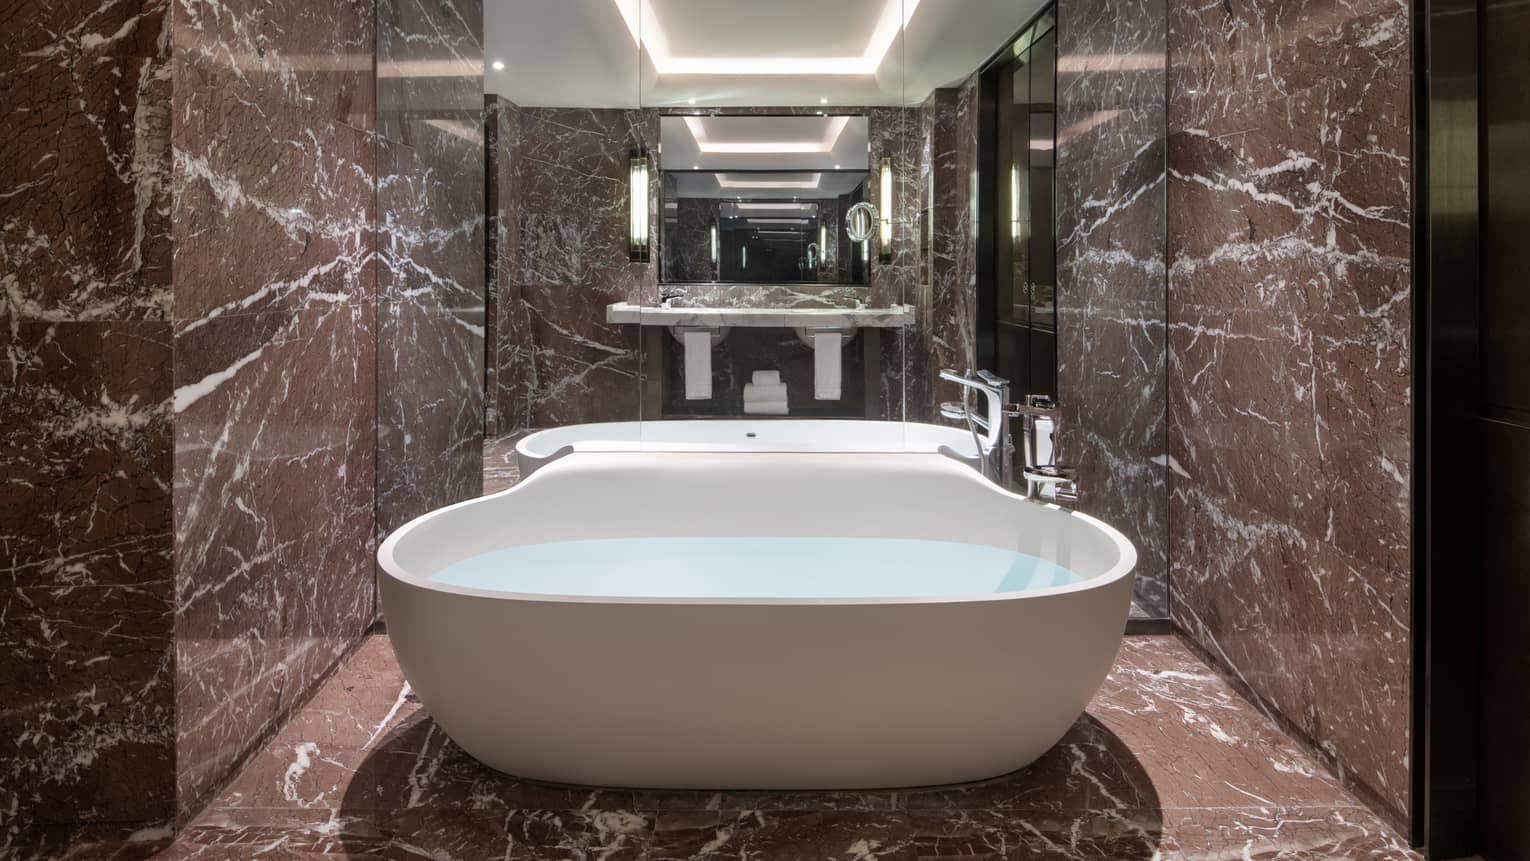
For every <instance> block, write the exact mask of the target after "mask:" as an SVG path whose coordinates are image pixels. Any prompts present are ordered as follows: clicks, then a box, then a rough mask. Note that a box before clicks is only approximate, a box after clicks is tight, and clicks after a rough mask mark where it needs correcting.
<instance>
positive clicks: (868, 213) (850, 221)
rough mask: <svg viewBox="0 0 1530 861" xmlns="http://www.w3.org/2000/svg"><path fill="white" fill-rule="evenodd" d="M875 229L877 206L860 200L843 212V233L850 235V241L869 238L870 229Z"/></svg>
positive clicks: (861, 240) (862, 240)
mask: <svg viewBox="0 0 1530 861" xmlns="http://www.w3.org/2000/svg"><path fill="white" fill-rule="evenodd" d="M876 229H877V208H876V207H875V206H872V205H871V204H869V203H865V202H861V203H857V204H856V205H854V206H852V207H850V211H848V212H846V213H845V235H846V236H849V237H850V241H851V242H865V241H867V240H869V239H871V234H872V231H874V230H876Z"/></svg>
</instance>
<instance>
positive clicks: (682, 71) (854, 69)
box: [614, 0, 920, 104]
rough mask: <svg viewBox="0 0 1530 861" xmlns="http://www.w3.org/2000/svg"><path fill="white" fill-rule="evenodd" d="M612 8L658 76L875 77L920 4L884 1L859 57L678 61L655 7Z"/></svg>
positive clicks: (621, 4) (620, 4)
mask: <svg viewBox="0 0 1530 861" xmlns="http://www.w3.org/2000/svg"><path fill="white" fill-rule="evenodd" d="M614 2H615V5H616V8H617V11H619V12H620V13H621V16H622V20H623V21H624V22H625V23H626V25H627V32H628V33H630V34H631V35H632V42H633V44H634V45H637V46H638V47H639V48H641V49H643V50H644V51H645V52H647V54H648V58H649V60H651V61H652V63H653V68H654V71H655V72H657V73H658V74H659V75H661V76H662V75H875V74H876V73H877V70H878V69H879V68H881V66H882V61H883V60H884V59H885V58H886V57H887V54H888V50H889V49H890V48H891V47H892V45H893V43H894V42H895V41H897V39H898V34H899V33H900V32H902V31H903V30H905V29H907V27H908V22H909V19H911V18H913V17H914V10H915V9H917V8H918V7H919V3H920V0H901V2H891V0H889V2H887V3H886V4H885V5H884V6H883V9H882V14H881V16H880V17H879V18H878V19H877V22H876V26H875V28H874V29H873V31H872V33H871V40H870V41H869V42H868V43H867V44H866V47H865V49H864V50H863V51H862V52H861V54H860V55H858V56H856V55H849V56H835V57H677V56H674V55H673V54H671V53H670V50H669V38H668V36H667V35H666V34H665V33H664V28H663V27H662V26H661V25H660V23H659V18H658V15H657V13H656V12H655V11H654V6H655V5H657V4H654V3H645V2H642V0H614ZM900 10H901V12H900ZM824 104H827V102H825V103H824Z"/></svg>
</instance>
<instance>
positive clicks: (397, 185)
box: [376, 0, 486, 537]
mask: <svg viewBox="0 0 1530 861" xmlns="http://www.w3.org/2000/svg"><path fill="white" fill-rule="evenodd" d="M377 102H378V104H377V226H378V236H377V265H378V273H377V413H376V416H377V478H378V481H377V534H378V536H379V537H380V536H383V535H386V534H387V533H388V532H390V531H392V530H393V529H395V528H396V527H398V526H401V525H402V524H403V523H404V522H406V521H408V520H409V519H411V518H413V517H416V516H418V515H420V514H424V513H425V512H427V511H430V510H432V509H435V508H440V507H441V506H444V505H449V504H451V503H453V502H458V501H461V500H463V499H468V498H471V497H474V496H478V495H479V494H480V493H481V492H482V490H483V474H482V468H483V438H484V414H485V413H484V403H485V401H484V379H485V376H484V355H485V342H484V323H485V313H486V312H485V300H486V296H485V289H486V288H485V279H486V275H485V255H484V248H485V246H484V242H485V233H484V231H485V219H484V205H485V204H484V193H485V183H484V170H485V160H484V95H483V3H482V0H452V2H448V3H443V4H430V3H426V4H421V3H412V2H403V0H378V2H377Z"/></svg>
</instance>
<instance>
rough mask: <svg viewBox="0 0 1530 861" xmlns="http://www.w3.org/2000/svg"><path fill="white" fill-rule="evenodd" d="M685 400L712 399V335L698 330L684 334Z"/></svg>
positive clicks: (703, 330)
mask: <svg viewBox="0 0 1530 861" xmlns="http://www.w3.org/2000/svg"><path fill="white" fill-rule="evenodd" d="M684 341H685V399H686V400H688V401H704V400H708V399H710V398H711V397H712V333H711V332H708V331H707V330H705V329H697V330H693V331H689V332H686V333H685V334H684Z"/></svg>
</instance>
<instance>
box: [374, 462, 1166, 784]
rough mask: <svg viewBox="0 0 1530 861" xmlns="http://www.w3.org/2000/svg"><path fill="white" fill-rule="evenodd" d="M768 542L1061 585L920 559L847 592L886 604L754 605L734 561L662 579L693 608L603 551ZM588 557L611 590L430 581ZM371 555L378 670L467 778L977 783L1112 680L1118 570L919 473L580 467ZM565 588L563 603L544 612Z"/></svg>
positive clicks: (1073, 537) (824, 596)
mask: <svg viewBox="0 0 1530 861" xmlns="http://www.w3.org/2000/svg"><path fill="white" fill-rule="evenodd" d="M696 536H701V537H703V538H696ZM786 538H790V542H789V543H790V544H792V546H796V542H799V541H800V542H802V545H801V546H803V547H806V548H817V549H815V550H812V551H811V552H815V553H817V552H822V553H828V554H830V555H833V554H835V553H836V552H838V550H837V548H841V547H851V546H853V547H856V548H860V547H868V546H869V547H880V546H883V543H884V542H895V541H898V542H908V543H909V546H914V545H917V546H922V547H941V548H946V547H952V548H958V549H960V550H961V553H960V554H957V555H960V556H962V558H966V556H965V554H966V553H968V552H971V553H979V554H981V553H1010V552H1012V551H1024V552H1025V553H1028V554H1030V555H1031V556H1033V557H1038V558H1039V561H1038V562H1037V563H1036V564H1037V565H1038V566H1039V565H1042V564H1050V563H1057V564H1058V565H1061V566H1064V567H1066V568H1067V569H1070V570H1071V571H1072V572H1074V573H1075V574H1076V576H1078V577H1080V578H1082V579H1080V580H1078V582H1074V583H1068V584H1064V585H1054V586H1050V587H1045V588H1036V589H1029V590H1026V591H1019V592H1004V593H993V592H992V591H986V592H984V591H976V590H974V589H973V588H972V586H971V584H970V583H969V582H968V581H969V580H971V578H972V576H974V575H972V574H970V572H969V571H968V570H967V569H965V568H961V567H959V566H942V565H941V564H938V562H937V563H936V564H930V565H928V566H927V567H928V570H927V571H925V570H923V569H919V570H917V571H915V572H914V573H915V574H917V576H918V577H919V578H920V579H919V580H918V582H916V583H912V585H909V584H910V583H911V582H912V581H909V580H908V576H909V572H907V571H903V572H902V574H901V575H899V576H901V577H903V579H902V580H898V578H897V577H892V576H891V575H890V579H889V581H888V582H881V581H880V580H878V579H877V578H876V577H875V576H873V578H872V582H870V585H871V586H872V587H873V588H872V589H870V591H872V592H875V591H877V590H880V591H881V592H883V593H891V594H879V595H876V596H874V597H866V596H865V595H862V596H861V597H855V596H852V595H841V594H838V592H837V590H838V589H839V586H838V585H837V584H838V583H839V580H840V578H839V576H838V575H836V574H833V573H830V574H826V575H824V576H822V577H815V578H813V579H811V580H810V581H803V582H801V588H802V596H800V597H799V596H795V594H794V593H793V592H792V591H791V590H792V589H793V588H796V587H793V586H792V585H791V584H792V582H793V581H792V578H793V577H794V576H796V577H799V579H800V574H798V572H797V571H795V570H789V569H787V568H783V569H781V571H780V579H779V580H778V581H776V582H773V583H771V584H769V589H768V590H767V591H774V592H784V594H772V595H769V596H766V597H737V596H731V597H730V596H728V595H727V594H726V593H727V592H728V591H729V589H728V588H724V587H725V586H728V583H729V582H730V581H729V580H728V578H729V576H730V573H731V571H732V570H733V568H734V567H737V568H739V569H740V570H742V569H743V568H745V567H748V566H749V565H751V564H753V565H754V566H755V567H758V566H759V560H758V559H753V560H751V559H746V558H744V557H743V556H738V557H735V558H733V559H732V560H731V563H730V561H729V560H726V559H724V560H722V561H720V562H719V563H718V564H716V565H715V566H711V567H700V568H695V569H691V568H686V569H685V570H684V572H683V574H684V576H681V575H680V574H679V573H677V574H676V575H675V577H677V578H678V579H679V581H680V582H690V583H692V584H694V586H695V588H679V587H676V586H675V584H674V583H673V582H670V581H671V580H672V579H675V578H668V577H666V578H657V577H656V578H654V580H653V583H654V588H653V589H652V590H651V591H652V594H649V593H648V591H649V590H648V589H647V587H645V586H644V585H643V584H644V580H643V578H636V579H633V578H627V579H622V578H623V577H624V574H623V571H624V566H629V565H631V566H641V565H652V564H654V560H653V559H647V558H646V557H644V556H643V554H642V553H639V552H630V553H629V552H621V548H622V547H625V546H627V545H626V544H625V542H628V541H636V543H635V544H633V546H634V547H639V546H646V545H645V544H644V542H651V541H659V542H665V541H706V542H713V541H715V542H717V546H721V547H731V546H733V545H731V544H729V543H728V542H735V541H742V542H746V543H748V542H770V541H781V540H785V539H786ZM556 542H594V543H587V544H562V545H559V544H556ZM602 542H613V543H611V544H609V545H607V544H604V543H602ZM845 542H849V544H844V543H845ZM867 542H870V543H869V544H868V543H867ZM925 542H943V543H941V544H934V543H925ZM597 546H610V547H613V548H615V552H611V553H610V554H609V555H608V556H601V557H599V558H600V560H601V564H602V565H605V566H609V570H603V571H600V572H597V575H598V576H599V577H609V578H613V580H612V582H620V583H622V584H624V585H623V587H622V589H621V590H620V591H621V594H616V593H615V592H614V591H613V593H612V594H590V593H589V589H588V587H589V585H590V584H589V583H587V582H585V581H584V580H579V581H578V582H577V583H576V581H575V580H573V579H569V580H566V581H564V580H556V581H553V583H552V585H551V586H550V587H546V588H541V589H540V590H539V591H537V592H535V593H532V592H512V591H506V590H505V589H503V588H484V585H485V584H482V583H480V584H479V585H476V586H475V585H464V584H462V583H444V582H440V581H439V580H437V579H435V578H436V575H437V574H438V573H439V572H446V571H453V570H457V569H456V568H454V567H453V566H455V565H457V563H459V562H463V561H464V560H469V561H471V560H473V559H478V558H481V556H480V554H485V553H493V552H498V553H506V552H509V553H532V554H548V553H553V554H556V553H560V552H563V551H564V550H565V549H567V548H574V547H585V548H589V547H597ZM709 546H710V545H709ZM886 546H889V547H890V546H894V545H892V544H890V543H889V544H887V545H886ZM896 546H899V547H901V546H904V545H901V544H900V545H896ZM852 555H853V554H852ZM378 561H379V563H380V567H381V573H380V574H379V582H380V590H381V600H382V605H383V608H384V611H385V613H386V616H387V620H388V631H389V634H390V637H391V640H392V644H393V648H394V650H395V652H396V653H397V656H398V660H399V664H400V665H401V667H402V669H403V672H404V675H405V676H406V678H407V679H408V681H409V684H410V685H411V686H412V688H413V689H414V691H415V693H416V694H417V695H418V696H419V698H420V699H421V700H422V701H423V703H424V705H425V707H426V709H427V710H428V711H429V713H430V714H431V716H432V717H433V718H434V719H435V720H436V721H437V722H438V723H439V725H440V726H441V728H442V729H443V730H444V731H445V732H446V733H447V734H448V735H449V736H450V737H451V738H452V739H453V740H454V741H456V743H457V744H458V745H460V746H461V747H462V748H463V749H464V750H466V751H467V752H468V753H469V754H471V755H472V756H474V757H476V758H477V759H479V760H481V761H482V762H484V763H486V764H488V765H489V766H492V767H493V768H496V769H499V770H500V771H504V772H508V773H510V774H514V775H518V776H521V777H525V778H532V779H537V780H544V781H553V782H559V783H574V784H585V785H594V786H612V787H658V788H716V789H726V788H736V789H828V788H840V789H855V788H873V787H899V786H920V785H930V784H943V783H955V782H962V781H970V780H975V779H979V778H986V777H991V776H994V775H998V774H1003V773H1007V772H1010V771H1013V770H1015V769H1018V768H1021V767H1022V766H1025V765H1026V764H1028V763H1030V762H1031V761H1033V760H1035V759H1036V758H1037V757H1039V756H1040V755H1041V754H1042V753H1044V752H1045V751H1046V750H1047V749H1048V748H1050V747H1052V746H1053V745H1054V744H1055V743H1056V742H1057V741H1058V739H1060V738H1061V737H1062V735H1063V734H1064V733H1065V732H1066V731H1067V730H1068V728H1069V726H1070V725H1072V724H1073V722H1074V721H1075V720H1076V719H1077V718H1078V717H1079V716H1080V715H1081V714H1082V713H1083V711H1084V707H1085V705H1086V704H1087V703H1088V702H1089V700H1090V698H1091V697H1092V696H1093V695H1094V693H1095V691H1096V690H1097V689H1098V688H1099V686H1100V684H1101V682H1103V681H1104V679H1105V676H1106V673H1107V672H1108V671H1109V670H1110V667H1111V664H1112V662H1113V661H1114V658H1115V654H1116V650H1117V648H1118V647H1119V645H1120V641H1121V637H1122V634H1123V631H1124V628H1125V624H1126V618H1127V613H1128V608H1129V605H1130V601H1131V590H1132V583H1131V580H1132V569H1133V566H1134V565H1135V562H1136V552H1135V550H1134V549H1133V548H1132V546H1131V544H1130V543H1129V542H1128V541H1127V540H1126V539H1125V538H1124V537H1122V535H1121V534H1120V533H1119V532H1117V531H1116V530H1115V529H1112V528H1111V527H1109V526H1107V525H1105V524H1103V523H1101V522H1099V521H1097V520H1094V519H1093V518H1090V517H1087V516H1085V515H1082V514H1077V513H1072V512H1068V511H1064V510H1061V509H1059V508H1056V507H1055V506H1049V505H1042V504H1039V503H1034V502H1030V501H1027V500H1025V499H1023V498H1021V497H1019V496H1015V495H1013V494H1011V493H1008V492H1006V491H1004V490H1001V489H999V488H998V487H997V486H996V485H994V484H992V483H991V482H989V481H987V480H985V479H983V478H982V477H980V476H979V475H978V474H977V473H976V472H975V471H973V470H972V469H970V468H968V467H965V466H962V465H961V464H960V463H958V462H956V461H954V460H952V459H950V458H948V457H944V456H941V455H936V454H928V453H862V454H853V455H846V454H833V453H806V452H803V453H761V452H736V453H720V452H672V453H663V454H655V453H642V452H602V453H591V452H582V453H577V454H574V455H570V456H566V457H562V458H559V459H558V460H555V461H553V462H551V463H548V464H546V465H545V466H543V467H542V468H541V469H539V470H538V471H537V472H536V474H535V475H534V476H532V477H530V478H528V479H526V480H524V481H523V482H522V483H520V484H518V485H517V486H515V487H514V488H512V489H510V490H507V491H504V492H502V493H499V494H496V495H493V496H487V497H483V498H480V499H475V500H471V501H468V502H463V503H459V504H457V505H453V506H450V507H447V508H443V509H440V510H438V511H434V512H431V513H429V514H426V515H424V516H422V517H420V518H417V519H415V520H413V521H411V522H410V523H408V524H406V525H405V526H403V527H401V528H400V529H398V530H397V531H396V532H394V533H393V534H392V535H390V536H389V537H388V538H387V540H385V541H384V542H383V544H382V546H381V547H380V548H379V551H378ZM660 564H662V560H660ZM532 567H534V566H528V567H527V568H526V569H525V570H520V571H516V572H513V573H514V576H516V577H523V576H524V577H534V576H535V574H536V572H535V571H534V570H532ZM915 567H916V568H917V567H918V566H915ZM835 570H836V571H837V570H839V569H837V568H836V569H835ZM845 570H846V571H848V570H850V566H847V567H846V569H845ZM855 570H857V571H861V569H860V568H856V569H855ZM871 570H872V573H873V575H875V573H876V571H877V569H876V567H875V565H873V566H872V568H871ZM900 570H901V569H900ZM864 574H865V572H864V571H861V574H859V575H857V576H864ZM493 576H499V575H498V574H496V575H493ZM504 576H507V577H508V576H510V573H506V574H505V575H504ZM846 578H849V575H848V574H847V575H846ZM661 579H662V581H663V582H664V583H665V584H667V585H666V586H665V588H663V589H660V588H658V586H659V583H660V580H661ZM847 582H848V580H847ZM857 582H860V583H861V587H865V586H866V585H867V582H862V581H857ZM921 584H922V585H921ZM947 584H952V585H949V586H947ZM544 585H545V584H544ZM565 585H566V587H567V588H568V589H569V590H570V591H571V592H573V591H579V590H575V589H574V587H575V586H576V585H577V586H579V587H580V590H582V591H581V593H580V594H556V593H557V591H558V590H559V588H561V587H563V586H565ZM905 586H907V587H908V588H907V592H908V594H906V595H904V594H899V590H900V589H904V588H905ZM861 587H857V588H861ZM677 588H678V594H677ZM948 588H949V592H947V591H946V590H947V589H948ZM964 591H966V592H968V593H967V594H964V593H963V592H964ZM916 593H917V594H916Z"/></svg>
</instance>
